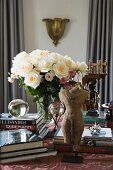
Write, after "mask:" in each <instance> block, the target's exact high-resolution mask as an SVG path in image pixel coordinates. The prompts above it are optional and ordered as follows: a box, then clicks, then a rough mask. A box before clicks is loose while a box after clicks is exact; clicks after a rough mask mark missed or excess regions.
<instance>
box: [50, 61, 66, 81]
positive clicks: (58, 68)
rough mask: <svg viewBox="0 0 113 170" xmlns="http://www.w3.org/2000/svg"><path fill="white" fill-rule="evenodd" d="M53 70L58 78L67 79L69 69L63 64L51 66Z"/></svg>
mask: <svg viewBox="0 0 113 170" xmlns="http://www.w3.org/2000/svg"><path fill="white" fill-rule="evenodd" d="M53 70H54V72H55V75H56V76H57V77H58V78H62V77H67V76H68V74H69V68H68V67H67V66H66V65H65V63H64V62H59V63H57V64H54V65H53Z"/></svg>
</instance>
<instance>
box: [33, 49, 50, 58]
mask: <svg viewBox="0 0 113 170" xmlns="http://www.w3.org/2000/svg"><path fill="white" fill-rule="evenodd" d="M48 54H49V51H48V50H39V49H37V50H34V51H32V52H31V53H30V56H34V57H37V58H39V59H40V58H42V57H47V56H48Z"/></svg>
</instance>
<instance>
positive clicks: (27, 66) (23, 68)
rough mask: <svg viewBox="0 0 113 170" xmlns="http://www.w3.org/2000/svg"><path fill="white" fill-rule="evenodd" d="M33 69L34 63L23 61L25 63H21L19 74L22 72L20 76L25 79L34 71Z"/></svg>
mask: <svg viewBox="0 0 113 170" xmlns="http://www.w3.org/2000/svg"><path fill="white" fill-rule="evenodd" d="M32 69H33V65H32V63H30V62H28V61H23V63H21V65H20V68H19V72H20V73H19V75H20V76H22V77H25V76H26V74H28V73H29V72H31V71H32Z"/></svg>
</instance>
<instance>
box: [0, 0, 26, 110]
mask: <svg viewBox="0 0 113 170" xmlns="http://www.w3.org/2000/svg"><path fill="white" fill-rule="evenodd" d="M22 7H23V4H22V0H0V113H2V112H7V110H8V109H7V107H8V103H9V102H10V101H11V100H12V99H15V98H22V99H25V93H24V91H23V89H20V88H19V86H18V83H17V82H15V83H14V84H10V83H8V80H7V77H8V72H9V71H10V68H11V63H12V59H13V58H14V56H15V55H16V54H17V53H19V52H21V51H23V50H24V31H23V28H24V27H23V8H22Z"/></svg>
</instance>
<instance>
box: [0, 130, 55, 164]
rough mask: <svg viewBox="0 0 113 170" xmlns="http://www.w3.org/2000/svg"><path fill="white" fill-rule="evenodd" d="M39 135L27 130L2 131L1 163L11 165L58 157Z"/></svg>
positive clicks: (0, 136) (0, 141)
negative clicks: (11, 163) (18, 162)
mask: <svg viewBox="0 0 113 170" xmlns="http://www.w3.org/2000/svg"><path fill="white" fill-rule="evenodd" d="M42 138H43V135H42V136H41V135H37V134H34V133H33V132H31V131H29V130H27V129H15V130H4V131H0V163H9V162H15V161H23V160H29V159H35V158H38V157H44V156H50V155H56V154H57V151H54V150H53V149H50V148H48V147H47V145H45V143H44V141H43V139H42Z"/></svg>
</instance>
